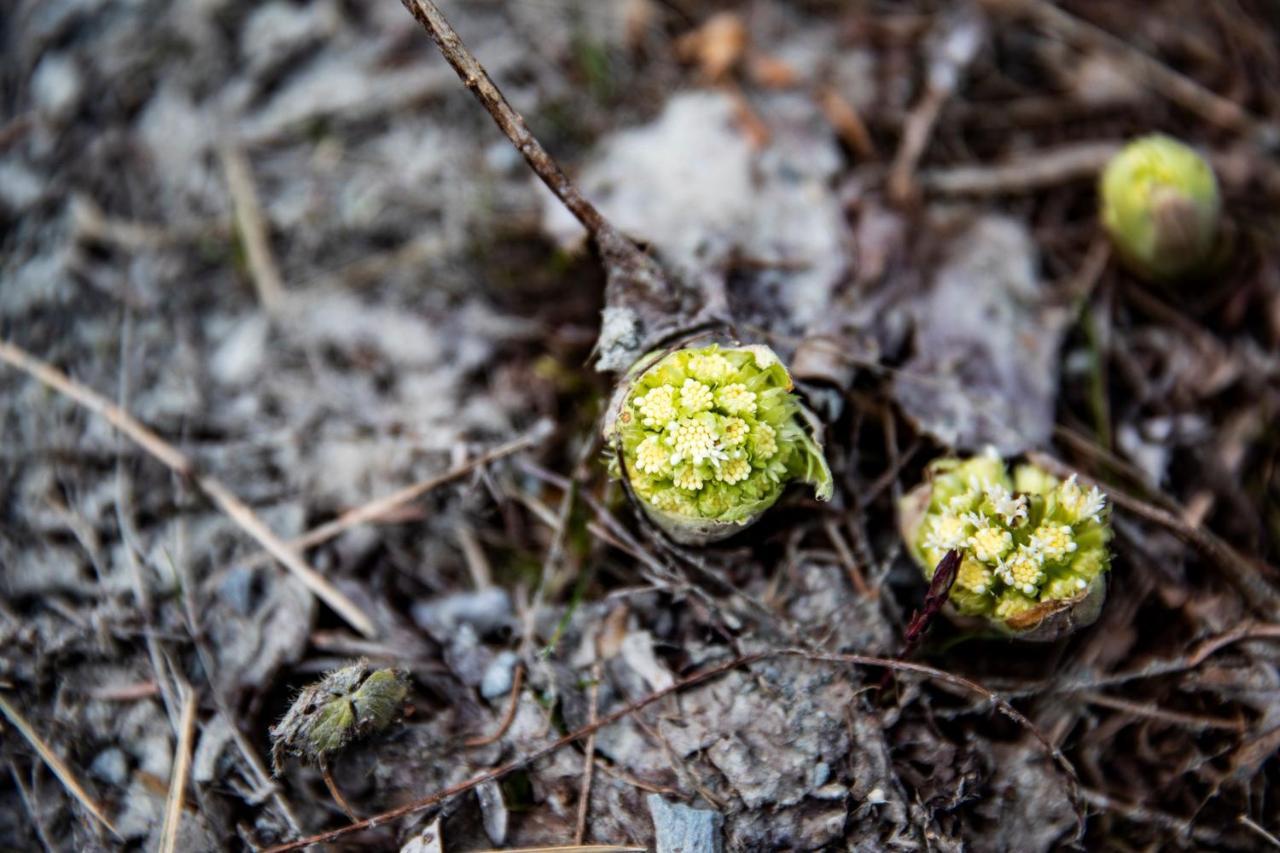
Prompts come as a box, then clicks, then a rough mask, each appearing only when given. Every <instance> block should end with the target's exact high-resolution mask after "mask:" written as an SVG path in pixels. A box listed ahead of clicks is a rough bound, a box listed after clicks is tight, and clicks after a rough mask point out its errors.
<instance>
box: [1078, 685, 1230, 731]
mask: <svg viewBox="0 0 1280 853" xmlns="http://www.w3.org/2000/svg"><path fill="white" fill-rule="evenodd" d="M1082 698H1083V699H1084V700H1085V701H1086V702H1088V703H1089V704H1090V705H1100V706H1101V707H1103V708H1110V709H1112V710H1113V711H1122V712H1124V713H1126V714H1131V715H1132V716H1135V717H1144V718H1146V719H1149V720H1159V721H1160V722H1163V723H1171V724H1172V725H1175V726H1183V727H1184V728H1188V729H1191V730H1193V731H1203V730H1205V729H1222V730H1225V731H1231V732H1243V731H1244V730H1245V729H1247V728H1248V726H1247V725H1246V724H1245V722H1244V721H1243V720H1225V719H1223V718H1221V717H1202V716H1199V715H1198V714H1184V713H1182V712H1180V711H1170V710H1168V709H1166V708H1161V707H1160V706H1159V705H1156V704H1155V703H1154V702H1150V703H1148V702H1130V701H1129V700H1128V699H1122V698H1120V697H1119V696H1108V695H1107V694H1105V693H1097V692H1089V693H1085V694H1084V696H1083V697H1082Z"/></svg>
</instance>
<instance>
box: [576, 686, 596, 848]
mask: <svg viewBox="0 0 1280 853" xmlns="http://www.w3.org/2000/svg"><path fill="white" fill-rule="evenodd" d="M601 677H602V676H601V673H600V662H599V661H597V662H596V665H595V667H594V672H593V673H592V679H591V691H590V696H589V699H588V702H589V703H590V704H589V705H588V706H587V712H588V714H589V715H590V716H588V717H587V723H588V724H592V723H595V721H596V720H597V719H599V717H600V708H599V707H598V706H599V704H600V679H601ZM584 753H585V754H584V755H583V756H582V788H581V789H580V790H579V792H578V828H577V830H575V831H574V833H573V843H574V844H581V843H582V841H583V839H584V838H585V837H586V835H587V813H588V812H590V811H591V771H592V769H593V768H594V767H595V766H596V761H595V755H596V733H595V732H592V733H591V734H589V735H587V745H586V749H585V751H584Z"/></svg>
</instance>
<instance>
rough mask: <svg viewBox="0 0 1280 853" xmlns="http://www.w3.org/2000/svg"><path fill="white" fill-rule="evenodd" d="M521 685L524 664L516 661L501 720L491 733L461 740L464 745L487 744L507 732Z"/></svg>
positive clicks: (518, 701)
mask: <svg viewBox="0 0 1280 853" xmlns="http://www.w3.org/2000/svg"><path fill="white" fill-rule="evenodd" d="M523 685H524V664H523V663H517V664H516V672H515V675H514V676H512V678H511V698H510V699H508V700H507V710H506V712H505V713H504V714H503V715H502V722H501V723H499V724H498V730H497V731H495V732H494V733H493V734H491V735H485V736H484V737H473V738H471V739H469V740H466V741H463V743H464V744H465V745H466V746H472V747H474V746H488V745H489V744H491V743H497V742H498V741H499V740H501V739H502V736H503V735H505V734H506V733H507V729H509V728H511V723H512V721H513V720H515V718H516V709H517V708H519V707H520V688H521V687H522V686H523Z"/></svg>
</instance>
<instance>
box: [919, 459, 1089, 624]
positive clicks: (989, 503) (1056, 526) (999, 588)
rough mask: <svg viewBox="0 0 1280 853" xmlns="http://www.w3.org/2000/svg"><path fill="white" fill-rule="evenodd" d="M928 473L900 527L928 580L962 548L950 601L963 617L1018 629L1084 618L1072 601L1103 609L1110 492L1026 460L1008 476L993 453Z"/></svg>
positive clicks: (943, 462) (940, 464) (941, 463)
mask: <svg viewBox="0 0 1280 853" xmlns="http://www.w3.org/2000/svg"><path fill="white" fill-rule="evenodd" d="M929 475H930V476H929V480H928V482H926V483H924V484H922V486H921V487H920V488H919V489H917V490H915V491H913V492H912V493H911V494H909V495H908V496H907V497H906V498H904V502H903V516H904V525H903V527H904V529H903V532H904V535H905V536H906V539H907V546H908V548H909V549H910V551H911V554H912V556H913V557H914V558H915V560H916V562H918V563H919V564H920V566H921V568H922V569H923V571H924V573H925V575H926V577H928V578H930V579H931V578H932V576H933V572H934V570H935V568H936V567H937V565H938V563H939V562H940V561H941V560H942V558H943V557H944V556H945V555H946V553H947V552H948V551H951V550H955V551H958V552H959V553H960V557H961V562H960V568H959V571H958V572H957V574H956V580H955V584H954V585H953V586H952V588H951V596H950V599H949V600H950V602H951V604H952V606H953V607H954V608H955V610H956V611H957V612H958V613H959V614H960V615H961V616H973V617H983V618H986V619H988V620H990V621H991V622H993V623H995V624H997V625H998V626H1000V627H1002V628H1004V629H1005V630H1007V631H1009V632H1011V633H1015V634H1017V633H1025V632H1030V631H1032V630H1034V629H1036V628H1039V627H1040V626H1041V623H1043V622H1044V621H1045V620H1046V619H1048V618H1049V617H1052V616H1054V615H1055V614H1062V613H1066V612H1069V611H1072V609H1073V608H1075V612H1074V613H1073V614H1072V615H1073V616H1074V617H1075V625H1074V626H1073V627H1079V626H1080V625H1083V624H1087V622H1086V621H1085V619H1084V618H1083V615H1084V614H1083V613H1082V612H1081V610H1080V608H1078V607H1077V605H1079V604H1081V603H1082V602H1084V601H1085V600H1087V599H1088V600H1093V599H1096V604H1097V605H1099V606H1100V604H1101V599H1100V596H1101V594H1102V592H1103V591H1104V589H1105V587H1104V586H1103V580H1102V575H1103V573H1105V572H1106V571H1107V569H1108V567H1109V565H1110V560H1111V555H1110V552H1109V550H1108V548H1107V543H1108V541H1109V540H1110V538H1111V527H1110V524H1109V522H1108V516H1107V513H1108V508H1107V498H1106V496H1105V495H1104V494H1103V493H1102V492H1100V491H1099V490H1098V489H1097V487H1090V488H1085V487H1084V486H1081V485H1080V484H1079V483H1078V482H1076V478H1075V476H1074V475H1073V476H1072V477H1071V478H1070V479H1068V480H1065V481H1062V480H1059V479H1058V478H1057V477H1054V476H1053V475H1051V474H1049V473H1048V472H1046V471H1044V470H1042V469H1040V468H1037V467H1035V466H1033V465H1022V466H1019V467H1018V469H1017V470H1016V471H1015V472H1014V475H1013V476H1012V477H1010V476H1009V472H1008V469H1007V468H1006V467H1005V464H1004V462H1003V461H1002V460H1000V459H999V458H997V457H995V456H976V457H972V458H969V459H953V458H948V459H939V460H936V461H934V462H933V463H932V464H931V465H930V466H929ZM1092 618H1096V608H1095V612H1094V613H1092V614H1091V618H1089V619H1088V621H1092Z"/></svg>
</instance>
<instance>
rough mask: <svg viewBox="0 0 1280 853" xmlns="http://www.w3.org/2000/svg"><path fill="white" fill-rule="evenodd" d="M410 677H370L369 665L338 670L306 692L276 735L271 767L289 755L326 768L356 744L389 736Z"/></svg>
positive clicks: (383, 673)
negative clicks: (386, 732) (387, 732)
mask: <svg viewBox="0 0 1280 853" xmlns="http://www.w3.org/2000/svg"><path fill="white" fill-rule="evenodd" d="M408 695H409V677H408V676H407V675H406V674H405V673H403V672H401V671H400V670H397V669H378V670H373V671H372V672H370V667H369V664H368V662H367V661H363V660H361V661H357V662H356V663H353V664H351V665H349V666H344V667H342V668H341V669H336V670H334V671H333V672H331V673H329V674H328V675H326V676H325V677H324V678H322V679H320V680H319V681H317V682H316V683H314V684H310V685H308V686H306V687H304V688H303V689H302V691H301V692H300V693H299V694H298V698H297V699H295V700H294V702H293V705H292V706H290V708H289V710H288V711H287V712H286V713H285V715H284V717H283V718H281V720H280V722H279V723H277V724H276V725H275V726H273V727H272V729H271V764H272V766H273V768H274V769H275V772H276V773H279V772H280V769H281V766H282V764H283V760H284V757H285V756H286V755H292V756H295V757H297V758H299V759H300V760H302V761H303V762H305V763H307V764H312V765H315V766H317V767H325V766H327V765H328V763H329V760H330V759H331V758H332V757H333V756H334V755H336V754H337V753H339V752H341V751H342V750H343V749H345V748H346V747H347V745H348V744H350V743H351V742H352V741H354V740H357V739H359V738H362V737H365V736H367V735H371V734H376V733H378V732H381V731H384V730H385V729H386V728H387V727H388V726H390V725H391V724H392V723H393V722H395V721H396V719H397V718H398V717H399V715H400V711H401V708H402V706H403V705H404V700H405V697H406V696H408Z"/></svg>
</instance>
